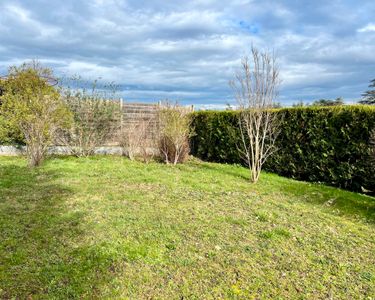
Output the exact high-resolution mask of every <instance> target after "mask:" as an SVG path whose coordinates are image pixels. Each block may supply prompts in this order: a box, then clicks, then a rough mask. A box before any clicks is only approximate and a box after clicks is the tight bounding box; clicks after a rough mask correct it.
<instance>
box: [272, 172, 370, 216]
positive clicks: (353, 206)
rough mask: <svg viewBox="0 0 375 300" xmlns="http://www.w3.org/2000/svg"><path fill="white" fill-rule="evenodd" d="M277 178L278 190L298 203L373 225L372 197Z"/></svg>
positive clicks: (320, 185) (321, 185)
mask: <svg viewBox="0 0 375 300" xmlns="http://www.w3.org/2000/svg"><path fill="white" fill-rule="evenodd" d="M272 176H277V175H272ZM278 177H279V176H278ZM279 178H280V179H279V180H276V181H275V184H278V188H279V190H280V191H281V192H283V193H284V194H286V195H292V196H294V197H296V198H298V199H299V200H300V201H303V202H306V203H310V204H312V205H315V206H316V205H318V206H320V207H322V208H324V209H325V210H326V211H329V212H331V213H334V214H335V215H342V216H348V217H351V218H355V219H362V220H365V221H366V222H369V223H375V198H374V197H371V196H366V195H362V194H359V193H354V192H349V191H345V190H342V189H339V188H335V187H330V186H326V185H323V184H317V183H307V182H300V181H296V180H288V179H286V178H283V177H279ZM287 180H288V181H287Z"/></svg>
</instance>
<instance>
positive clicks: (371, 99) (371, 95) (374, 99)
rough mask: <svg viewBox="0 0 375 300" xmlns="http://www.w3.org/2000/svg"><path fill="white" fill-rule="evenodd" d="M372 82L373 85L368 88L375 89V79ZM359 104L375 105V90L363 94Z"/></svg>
mask: <svg viewBox="0 0 375 300" xmlns="http://www.w3.org/2000/svg"><path fill="white" fill-rule="evenodd" d="M370 82H371V84H370V85H369V86H368V87H370V88H375V79H373V80H371V81H370ZM359 103H361V104H371V105H375V89H372V90H368V91H366V92H364V93H363V94H362V100H361V101H359Z"/></svg>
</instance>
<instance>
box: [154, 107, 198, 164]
mask: <svg viewBox="0 0 375 300" xmlns="http://www.w3.org/2000/svg"><path fill="white" fill-rule="evenodd" d="M190 125H191V118H190V116H189V111H188V110H187V109H186V108H184V107H181V106H179V105H178V104H174V105H172V104H169V103H166V104H164V105H162V107H161V108H160V111H159V128H160V131H159V151H160V155H161V156H162V159H163V161H164V162H165V163H167V164H169V163H172V164H173V165H176V164H177V163H182V162H184V161H185V160H186V159H187V158H188V155H189V151H190V148H189V138H190V137H191V136H192V131H191V126H190Z"/></svg>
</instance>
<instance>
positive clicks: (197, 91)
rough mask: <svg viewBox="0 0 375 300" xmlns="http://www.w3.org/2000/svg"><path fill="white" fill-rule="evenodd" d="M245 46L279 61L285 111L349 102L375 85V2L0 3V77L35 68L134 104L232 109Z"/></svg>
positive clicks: (2, 0) (97, 0) (74, 0)
mask: <svg viewBox="0 0 375 300" xmlns="http://www.w3.org/2000/svg"><path fill="white" fill-rule="evenodd" d="M251 44H253V45H254V46H256V47H258V48H261V49H270V50H272V49H274V50H275V52H276V53H277V55H278V58H279V64H280V69H281V70H280V72H281V77H282V80H283V83H282V86H281V87H280V96H279V101H280V102H281V103H282V104H284V105H288V104H291V103H293V102H296V101H298V100H305V101H311V100H313V99H319V98H336V97H340V96H341V97H343V98H344V99H346V101H347V102H353V101H355V100H356V99H358V98H360V95H361V93H362V92H363V91H364V90H366V88H367V86H368V84H369V81H370V80H371V79H373V78H375V1H374V0H346V1H338V0H330V1H327V0H315V1H310V0H305V1H303V0H284V1H282V0H281V1H271V0H269V1H267V0H263V1H261V0H253V1H251V0H231V1H222V0H218V1H215V0H196V1H172V0H171V1H168V0H154V1H142V0H85V1H79V0H64V1H58V0H33V1H29V0H23V1H22V0H19V1H17V0H0V74H4V73H6V69H7V67H8V66H9V65H12V64H19V63H21V62H23V61H27V60H29V59H38V60H40V61H41V62H42V63H44V64H46V65H48V66H50V67H53V68H54V70H55V73H56V74H57V75H59V76H61V75H74V74H80V75H82V76H84V77H86V78H87V79H95V78H99V77H101V78H103V80H105V81H114V82H116V83H117V84H119V85H120V87H121V96H122V97H124V99H127V100H130V101H150V102H152V101H157V100H161V99H165V98H168V99H173V100H180V101H181V102H182V103H184V104H195V105H197V106H202V105H203V106H206V107H221V106H223V105H225V104H226V103H228V102H232V99H233V96H232V92H231V90H230V88H229V87H228V81H229V80H230V79H232V78H233V73H234V72H235V70H236V68H237V67H238V65H239V62H240V58H241V56H243V55H245V54H247V53H248V52H249V50H250V47H251Z"/></svg>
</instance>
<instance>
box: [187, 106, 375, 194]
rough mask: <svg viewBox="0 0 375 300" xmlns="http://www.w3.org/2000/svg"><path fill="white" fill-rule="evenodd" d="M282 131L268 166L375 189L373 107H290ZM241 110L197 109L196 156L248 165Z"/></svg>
mask: <svg viewBox="0 0 375 300" xmlns="http://www.w3.org/2000/svg"><path fill="white" fill-rule="evenodd" d="M274 113H282V114H283V118H282V122H281V124H280V128H281V132H280V135H279V137H278V140H277V141H276V143H275V146H276V147H277V148H278V151H277V152H275V153H274V154H273V155H272V156H270V158H269V160H268V161H267V162H266V164H265V170H267V171H270V172H275V173H277V174H280V175H283V176H287V177H292V178H295V179H299V180H306V181H313V182H324V183H326V184H330V185H334V186H338V187H341V188H345V189H349V190H353V191H362V190H369V191H372V192H374V191H375V172H374V165H373V163H372V159H371V155H372V151H373V150H372V146H371V144H370V135H371V131H372V130H373V129H374V128H375V108H373V107H370V106H362V105H361V106H359V105H358V106H341V107H340V106H339V107H325V108H323V107H303V108H284V109H280V110H276V111H275V112H274ZM236 114H237V112H236V111H223V112H210V111H208V112H197V113H193V122H192V125H193V127H194V129H195V132H196V135H195V136H194V137H193V138H192V139H191V148H192V154H193V155H195V156H197V157H199V158H202V159H205V160H209V161H217V162H226V163H242V161H241V158H240V156H239V155H238V152H237V151H236V147H237V145H238V143H240V140H239V136H240V135H239V132H238V125H237V123H236V122H237V121H236V120H237V116H236Z"/></svg>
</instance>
